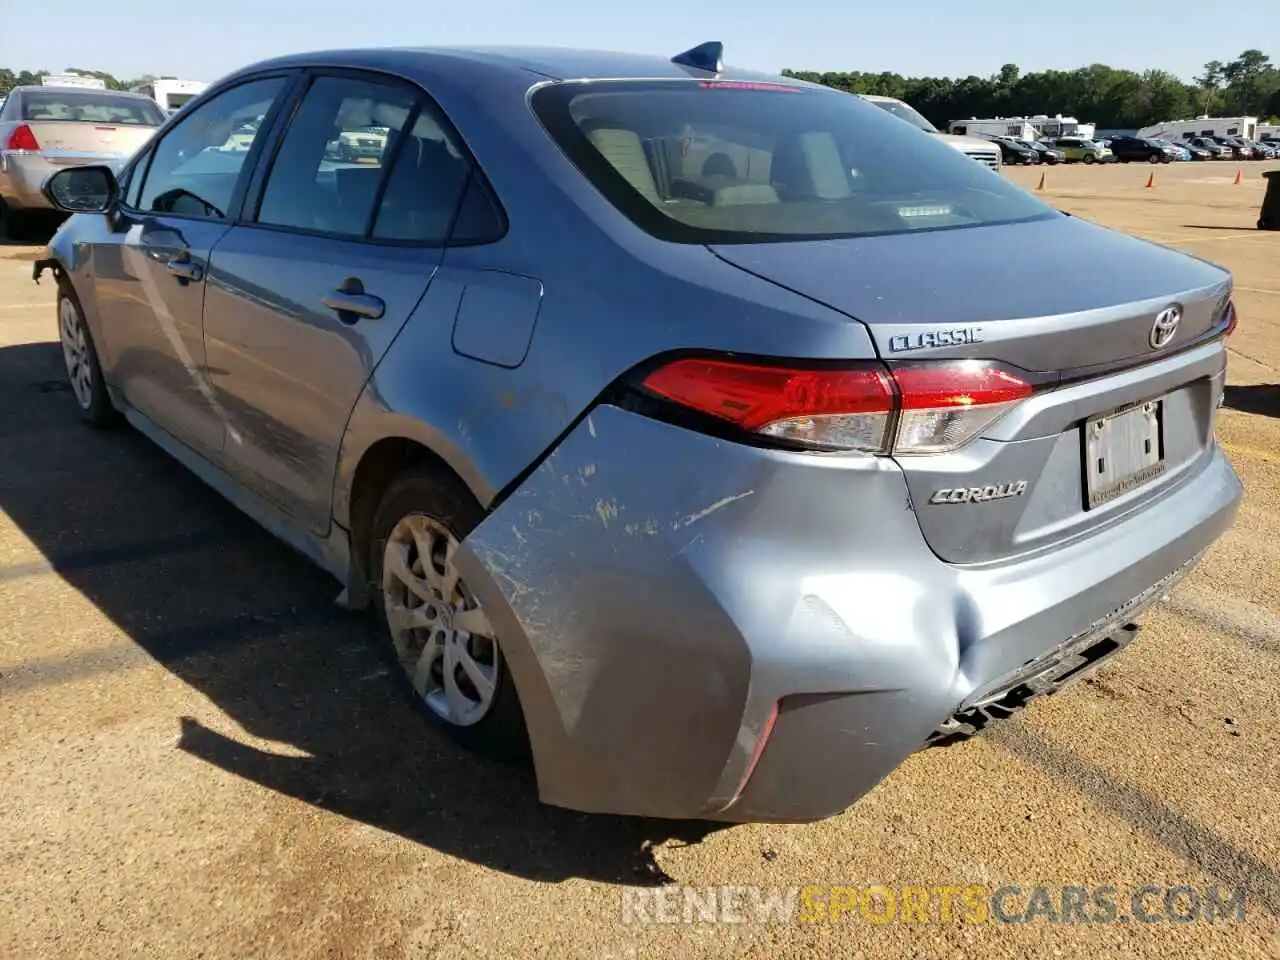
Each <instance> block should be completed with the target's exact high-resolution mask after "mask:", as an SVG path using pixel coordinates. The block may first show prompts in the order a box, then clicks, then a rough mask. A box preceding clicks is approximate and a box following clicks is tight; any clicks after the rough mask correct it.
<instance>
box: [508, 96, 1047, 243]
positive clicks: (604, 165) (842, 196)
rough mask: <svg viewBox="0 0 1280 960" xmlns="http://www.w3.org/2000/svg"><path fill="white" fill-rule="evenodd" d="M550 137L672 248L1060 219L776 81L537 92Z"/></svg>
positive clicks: (866, 115)
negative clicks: (683, 245)
mask: <svg viewBox="0 0 1280 960" xmlns="http://www.w3.org/2000/svg"><path fill="white" fill-rule="evenodd" d="M533 107H534V110H535V112H536V113H537V115H538V116H539V118H540V119H541V120H542V122H543V124H544V125H545V126H546V128H547V130H548V132H549V133H550V134H551V136H552V137H553V138H554V139H555V140H556V142H557V143H558V144H559V145H560V147H561V148H562V149H563V150H564V151H565V153H566V154H567V155H568V156H569V158H570V159H571V160H572V161H573V162H574V163H575V164H576V165H577V167H578V169H579V170H580V171H581V172H582V173H583V174H584V175H585V176H586V178H587V179H588V180H590V181H591V182H592V183H593V184H594V185H595V187H596V188H597V189H599V190H600V192H601V193H602V194H604V196H605V197H606V198H607V199H608V200H610V201H611V202H612V203H613V204H614V205H615V206H616V207H617V208H618V209H619V210H620V211H621V212H622V213H624V214H625V215H626V216H628V217H630V218H631V219H632V221H633V222H634V223H636V224H637V225H638V226H640V227H641V228H642V229H644V230H646V231H648V232H649V233H651V234H653V235H654V236H657V237H659V238H661V239H664V240H669V241H674V242H678V243H761V242H785V241H792V240H804V239H809V240H816V239H825V238H834V237H857V236H868V235H876V234H892V233H906V232H914V231H917V230H931V229H956V228H965V227H976V226H984V225H991V224H996V223H1014V222H1023V221H1027V220H1034V219H1042V218H1049V217H1054V216H1059V215H1060V214H1058V213H1056V212H1055V211H1054V210H1053V209H1052V208H1050V207H1048V206H1047V205H1045V204H1042V203H1041V202H1040V201H1038V200H1036V199H1035V198H1034V197H1032V196H1031V195H1030V194H1028V193H1026V192H1025V191H1023V190H1021V189H1019V188H1018V187H1016V186H1014V185H1012V184H1010V183H1009V182H1008V181H1006V180H1004V179H1003V178H1001V177H1000V176H999V174H996V173H994V172H992V171H991V170H990V169H988V168H987V167H986V166H985V164H983V163H980V162H977V161H975V160H974V159H973V158H972V157H969V156H966V155H965V154H963V153H961V152H960V151H959V150H957V149H955V148H954V147H953V146H952V145H950V144H948V143H946V142H945V141H944V140H942V139H941V138H940V137H938V136H937V135H936V134H932V133H928V132H926V131H922V130H919V129H916V128H914V127H913V126H912V125H911V124H909V123H903V122H901V120H900V119H899V118H896V117H895V116H892V115H890V114H889V113H888V112H887V111H885V110H884V109H878V108H877V107H876V106H875V105H873V104H871V103H868V102H867V101H865V100H863V99H862V98H861V97H856V96H849V95H848V94H844V93H840V92H837V91H830V90H815V89H809V88H802V87H795V86H787V85H785V84H773V83H751V82H745V83H744V82H732V81H730V82H716V81H684V80H677V81H661V82H658V81H642V82H632V81H608V82H593V83H579V82H574V83H558V84H548V85H547V86H544V87H542V88H541V89H540V90H538V91H537V92H536V93H535V94H534V95H533Z"/></svg>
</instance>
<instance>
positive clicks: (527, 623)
mask: <svg viewBox="0 0 1280 960" xmlns="http://www.w3.org/2000/svg"><path fill="white" fill-rule="evenodd" d="M720 52H721V51H720V49H719V45H718V44H704V45H703V46H701V47H696V48H694V49H693V50H690V51H688V52H687V53H684V54H680V55H677V56H675V57H673V58H670V59H667V58H665V57H653V58H650V57H641V56H629V55H620V54H605V53H595V52H585V51H567V50H545V49H474V50H456V49H435V50H407V49H406V50H393V49H381V50H365V51H345V52H329V53H320V54H312V55H303V56H291V57H286V58H283V59H277V60H272V61H269V62H265V63H261V64H258V65H256V66H252V67H249V68H246V69H244V70H241V71H240V72H238V73H235V74H233V75H232V76H229V77H227V78H225V79H224V80H222V81H220V82H219V83H217V84H216V85H215V86H213V87H212V88H211V89H209V90H208V91H207V92H205V93H204V94H203V95H202V96H201V97H200V98H199V99H198V100H195V101H193V102H192V103H191V104H190V105H189V106H188V107H187V108H186V109H185V110H183V111H182V113H181V114H179V115H177V116H175V117H173V118H172V119H170V121H169V122H168V123H167V124H166V126H165V127H164V128H163V129H162V130H161V131H160V132H159V133H158V134H157V135H156V136H155V137H154V138H153V140H152V141H151V142H150V143H149V144H148V145H147V147H146V148H145V149H144V150H142V151H141V152H140V154H139V155H138V156H136V157H135V158H134V159H133V160H132V161H131V162H130V163H129V164H127V165H125V166H124V167H123V168H122V170H121V172H120V175H119V177H118V178H117V177H116V176H114V175H113V174H112V172H111V171H110V170H108V169H105V168H92V167H86V168H80V169H75V170H67V171H63V172H60V173H57V174H55V175H54V176H52V177H51V178H50V179H49V181H48V182H47V183H46V186H45V190H46V192H47V193H48V195H49V196H50V197H51V198H52V199H54V200H55V201H56V202H57V203H58V204H59V205H60V206H61V207H62V208H63V209H66V210H70V211H77V212H78V214H77V215H76V216H74V217H72V218H70V219H69V220H68V221H67V223H66V224H65V225H64V226H63V227H62V229H61V230H60V231H59V232H58V234H57V235H56V236H55V238H54V239H53V241H52V242H51V244H50V249H51V254H50V259H48V260H45V261H43V262H41V263H39V264H37V265H36V279H39V277H40V274H41V271H43V270H48V269H52V271H53V273H54V275H55V276H56V279H57V283H58V324H59V330H60V334H61V339H62V347H63V351H64V353H65V356H66V365H67V372H68V376H69V377H70V382H71V385H72V387H73V388H74V395H75V398H76V400H77V401H78V404H79V410H80V413H81V415H82V416H83V418H84V419H85V420H86V421H87V422H88V423H89V424H90V425H93V426H105V425H107V424H109V423H112V422H113V421H116V420H117V419H120V418H123V419H125V420H127V421H128V423H130V424H132V425H133V427H135V428H136V429H138V430H140V431H141V432H142V433H144V434H145V435H147V436H148V437H150V438H151V439H153V440H154V441H155V442H156V443H157V444H159V445H160V446H161V447H163V448H164V449H165V450H167V451H168V452H169V453H170V454H172V455H173V456H174V457H176V458H177V459H178V460H180V461H181V462H182V463H184V464H186V465H187V466H189V467H190V468H191V469H192V470H193V471H194V472H195V473H197V474H198V475H199V476H200V477H201V478H203V479H204V480H205V481H206V482H207V483H208V484H209V485H210V486H212V487H214V488H215V489H216V490H218V491H220V492H221V493H222V494H224V495H225V496H226V497H227V498H228V499H230V500H231V501H233V502H234V503H235V504H237V505H238V506H239V507H241V508H242V509H243V510H244V511H245V512H247V513H249V514H250V515H252V516H253V517H255V518H257V519H258V520H259V521H260V522H261V523H262V524H263V526H265V527H266V528H268V529H269V530H271V531H272V532H273V533H274V534H275V535H277V536H278V537H280V538H281V539H283V540H285V541H287V542H288V543H290V544H292V545H294V546H295V547H297V548H298V549H299V550H301V551H302V552H303V553H305V554H307V555H308V556H309V557H311V558H312V559H313V560H314V561H315V562H317V563H318V564H320V565H321V566H323V567H324V568H325V569H327V570H328V571H330V572H331V573H332V574H333V575H334V576H335V577H336V578H337V579H338V580H339V581H340V582H341V591H342V592H341V594H340V596H339V602H340V603H342V604H344V605H346V606H348V607H350V608H365V607H372V609H373V611H374V612H375V615H376V617H377V621H378V624H379V630H380V636H381V638H382V640H383V642H384V643H385V649H386V651H387V653H388V656H389V657H390V658H391V661H392V662H393V663H394V664H396V665H397V666H398V668H399V669H398V675H399V676H401V677H402V679H403V681H404V685H405V687H406V689H407V690H408V691H410V692H411V695H412V697H413V698H414V700H415V702H416V703H418V704H420V705H421V706H422V707H423V712H424V714H425V716H426V717H427V718H429V719H430V720H431V721H432V722H434V723H435V724H436V725H437V726H439V727H440V728H441V729H443V730H444V731H445V732H447V733H448V734H449V735H451V736H453V737H455V738H456V739H457V740H458V741H460V742H461V743H463V744H465V745H467V746H469V747H471V748H473V749H475V750H476V751H478V752H480V753H483V754H487V755H491V756H499V757H506V758H516V759H519V758H522V757H524V758H527V759H528V760H530V761H531V762H532V764H533V766H534V768H535V770H536V774H537V779H538V785H539V791H540V794H541V796H542V798H543V799H544V800H545V801H546V802H549V803H552V804H557V805H561V806H566V807H570V808H575V809H579V810H585V811H609V812H618V813H630V814H647V815H656V816H665V817H701V818H708V819H720V820H730V821H741V820H776V821H804V820H812V819H817V818H822V817H826V816H829V815H832V814H835V813H837V812H839V811H841V810H843V809H844V808H846V807H847V806H849V805H850V804H851V803H853V802H854V801H855V800H856V799H857V798H858V797H859V796H861V795H862V794H864V793H866V792H867V791H868V790H870V789H871V788H872V787H873V786H874V785H875V784H876V783H877V782H878V781H879V780H881V779H882V778H883V777H885V776H886V775H887V774H888V773H889V772H890V771H892V770H893V769H894V768H895V767H896V766H897V765H898V764H900V763H901V762H902V761H903V760H904V759H905V758H906V757H907V756H909V755H910V754H911V753H912V752H913V751H916V750H918V749H920V748H921V747H923V746H925V745H926V744H930V743H940V742H947V741H950V740H953V739H955V738H960V737H965V736H970V735H972V734H974V733H976V732H978V731H981V730H983V729H984V727H986V726H987V725H988V724H990V723H992V722H995V721H998V720H1000V719H1002V718H1005V717H1007V716H1008V715H1009V714H1010V713H1011V712H1014V711H1015V710H1016V709H1017V708H1019V707H1021V706H1023V705H1024V704H1025V703H1027V702H1028V701H1030V700H1032V699H1033V698H1035V697H1036V696H1038V695H1042V694H1046V693H1052V692H1054V691H1055V690H1057V689H1059V688H1061V687H1062V686H1064V685H1065V684H1066V683H1068V682H1069V681H1071V680H1073V679H1076V678H1078V677H1080V676H1082V675H1083V674H1084V673H1085V672H1087V671H1088V670H1090V669H1092V668H1093V667H1096V666H1097V664H1098V663H1100V662H1102V661H1103V660H1105V659H1106V658H1107V657H1108V656H1110V655H1111V654H1113V653H1115V652H1116V651H1117V650H1119V649H1121V648H1123V647H1124V646H1125V644H1126V643H1127V642H1128V641H1129V640H1130V639H1131V638H1132V637H1133V635H1134V632H1135V629H1136V628H1135V627H1134V626H1133V622H1134V620H1135V618H1137V617H1138V616H1139V615H1140V614H1141V613H1142V612H1143V611H1144V610H1145V609H1146V608H1147V607H1148V606H1150V605H1151V604H1152V603H1154V602H1156V601H1157V600H1158V599H1159V598H1160V597H1162V596H1163V595H1164V594H1165V593H1166V592H1167V591H1168V590H1169V589H1170V587H1171V586H1172V584H1173V583H1174V582H1175V581H1176V580H1177V579H1178V578H1180V577H1181V576H1183V575H1184V574H1185V573H1186V572H1187V571H1188V569H1189V568H1190V567H1191V566H1192V565H1193V564H1194V563H1195V562H1196V561H1197V560H1198V559H1199V558H1200V557H1201V556H1202V554H1203V553H1204V551H1205V550H1206V549H1207V548H1208V547H1209V546H1210V545H1211V544H1212V543H1213V542H1214V540H1215V539H1216V538H1217V537H1218V536H1219V535H1220V534H1221V533H1222V532H1223V531H1224V530H1225V529H1226V528H1227V527H1228V525H1229V524H1230V523H1231V521H1232V518H1233V516H1234V514H1235V511H1236V508H1237V504H1238V501H1239V498H1240V496H1241V487H1240V484H1239V482H1238V480H1237V478H1236V476H1235V474H1234V473H1233V472H1232V469H1231V467H1230V465H1229V464H1228V462H1227V460H1226V459H1225V458H1224V456H1223V454H1222V452H1221V451H1220V449H1219V448H1218V446H1217V445H1216V443H1215V440H1214V423H1215V416H1216V413H1217V410H1218V407H1219V403H1220V400H1221V396H1222V389H1223V379H1224V376H1225V365H1226V358H1227V351H1226V343H1225V340H1226V337H1227V336H1228V335H1229V334H1230V333H1231V331H1232V329H1233V327H1234V326H1235V313H1234V310H1233V307H1232V303H1231V293H1232V287H1231V277H1230V275H1229V274H1228V273H1226V272H1225V271H1223V270H1221V269H1219V268H1218V267H1216V266H1213V265H1211V264H1209V263H1206V262H1204V261H1201V260H1198V259H1194V258H1192V257H1189V256H1186V255H1184V254H1182V253H1179V252H1176V251H1173V250H1170V249H1167V248H1165V247H1161V246H1157V245H1155V244H1152V243H1148V242H1145V241H1142V240H1138V239H1135V238H1133V237H1130V236H1126V235H1124V234H1121V233H1117V232H1114V231H1112V230H1107V229H1104V228H1102V227H1099V226H1096V225H1094V224H1091V223H1087V222H1085V221H1082V220H1078V219H1075V218H1073V217H1070V216H1067V215H1064V214H1062V213H1059V212H1058V211H1057V210H1054V209H1052V208H1050V207H1047V206H1045V205H1044V204H1043V203H1041V202H1040V201H1039V200H1037V199H1035V198H1034V197H1033V196H1031V195H1030V194H1028V193H1027V192H1024V191H1023V190H1020V189H1018V188H1017V187H1015V186H1013V185H1011V184H1010V183H1008V182H1006V181H1005V180H1004V179H1003V178H1002V177H1001V176H1000V175H999V174H997V173H995V172H993V171H991V170H989V169H987V168H986V167H984V166H983V165H981V164H978V163H975V162H974V161H973V160H971V159H969V158H967V157H965V156H964V155H962V154H961V153H959V152H958V151H956V150H955V149H953V148H952V147H950V146H948V145H947V144H945V143H942V142H939V141H937V140H934V139H931V138H928V137H921V136H920V134H919V131H918V130H915V129H913V128H912V127H911V126H909V125H908V124H904V123H902V122H901V121H900V120H898V119H897V118H895V117H893V116H891V115H890V114H888V113H886V112H884V111H883V110H881V109H879V108H878V107H876V106H874V105H873V104H870V103H867V102H866V101H864V100H862V99H860V98H858V97H855V96H850V95H848V94H844V93H840V92H837V91H833V90H829V89H825V88H822V87H817V86H812V85H808V84H805V83H802V82H799V81H793V80H789V79H783V78H779V77H773V76H762V75H758V74H752V73H746V72H742V71H737V70H729V69H725V68H723V66H722V64H721V63H720ZM370 128H377V129H378V130H380V131H381V130H385V131H386V134H385V144H384V145H383V148H382V150H381V151H380V152H377V153H376V154H374V155H371V156H369V157H365V156H359V157H354V158H341V159H340V158H338V157H337V156H336V155H335V153H334V151H333V150H332V149H328V145H329V144H331V143H333V142H334V141H335V140H341V138H342V135H343V134H344V133H349V132H352V131H367V130H368V129H370ZM1063 736H1068V737H1069V736H1070V731H1064V732H1063Z"/></svg>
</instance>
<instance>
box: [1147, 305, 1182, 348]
mask: <svg viewBox="0 0 1280 960" xmlns="http://www.w3.org/2000/svg"><path fill="white" fill-rule="evenodd" d="M1181 322H1182V311H1181V310H1180V309H1179V308H1177V307H1165V308H1164V309H1163V310H1161V311H1160V312H1159V313H1157V314H1156V322H1155V323H1153V324H1152V325H1151V335H1150V336H1149V337H1148V338H1147V340H1148V342H1149V343H1150V344H1151V349H1152V350H1159V349H1160V348H1161V347H1164V346H1168V344H1169V341H1170V340H1172V339H1173V337H1174V334H1176V333H1177V332H1178V324H1179V323H1181Z"/></svg>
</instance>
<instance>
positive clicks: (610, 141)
mask: <svg viewBox="0 0 1280 960" xmlns="http://www.w3.org/2000/svg"><path fill="white" fill-rule="evenodd" d="M583 132H584V133H585V134H586V135H587V139H588V140H590V141H591V144H592V146H594V147H595V148H596V149H597V150H599V151H600V155H601V156H602V157H604V158H605V159H606V160H608V161H609V163H610V164H611V165H612V166H613V168H614V169H615V170H617V171H618V172H619V173H620V174H622V176H623V177H624V178H625V179H626V181H627V183H629V184H631V186H633V187H635V188H636V190H638V191H639V192H640V193H641V194H642V195H643V196H644V198H645V199H646V200H648V201H649V202H650V203H654V204H657V203H661V199H660V198H659V196H658V185H657V184H656V183H655V182H654V179H653V170H652V169H650V167H649V158H648V156H646V154H645V152H644V144H643V143H642V142H641V140H640V136H639V134H637V133H636V132H635V131H634V130H623V129H621V128H619V127H609V126H605V125H604V124H599V125H596V124H591V123H590V122H588V123H585V124H583Z"/></svg>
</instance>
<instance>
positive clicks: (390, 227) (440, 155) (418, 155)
mask: <svg viewBox="0 0 1280 960" xmlns="http://www.w3.org/2000/svg"><path fill="white" fill-rule="evenodd" d="M470 173H471V164H470V162H469V161H468V160H467V158H466V156H465V154H464V153H463V152H462V150H461V148H460V147H459V146H458V145H457V144H456V143H455V142H454V141H453V140H452V139H451V138H450V137H449V136H448V134H446V133H445V131H444V128H443V127H442V126H441V125H440V123H439V122H438V121H437V120H436V118H435V115H434V114H433V113H432V112H431V111H430V110H429V109H426V108H424V110H423V112H422V113H420V114H419V115H418V119H417V121H416V122H415V123H414V125H413V129H412V130H410V131H409V133H408V135H407V136H406V137H405V138H404V142H403V143H402V144H401V145H400V150H399V153H398V154H397V155H396V159H395V162H394V164H393V165H392V168H391V174H390V177H389V179H388V181H387V189H386V191H385V192H384V193H383V195H382V202H381V203H380V204H379V206H378V218H377V220H376V222H375V223H374V229H373V235H374V237H375V238H377V239H380V240H414V241H418V242H420V243H443V242H444V241H445V240H446V239H447V238H448V236H449V228H450V226H451V225H452V224H453V221H454V218H455V215H456V214H457V211H458V205H459V203H460V201H461V199H462V194H463V191H464V190H465V189H466V187H467V178H468V176H469V175H470Z"/></svg>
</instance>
